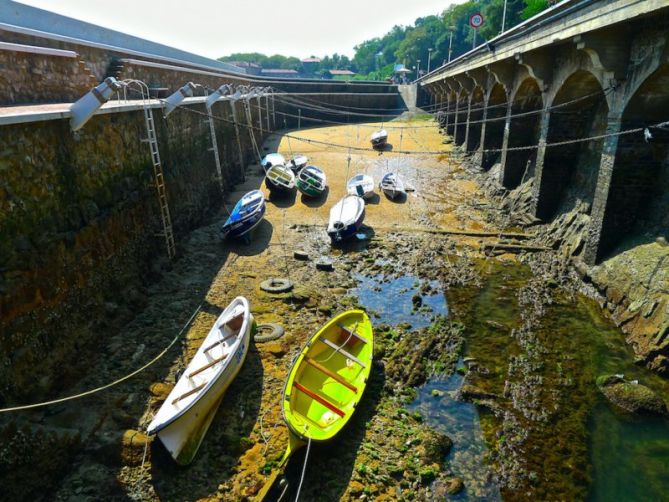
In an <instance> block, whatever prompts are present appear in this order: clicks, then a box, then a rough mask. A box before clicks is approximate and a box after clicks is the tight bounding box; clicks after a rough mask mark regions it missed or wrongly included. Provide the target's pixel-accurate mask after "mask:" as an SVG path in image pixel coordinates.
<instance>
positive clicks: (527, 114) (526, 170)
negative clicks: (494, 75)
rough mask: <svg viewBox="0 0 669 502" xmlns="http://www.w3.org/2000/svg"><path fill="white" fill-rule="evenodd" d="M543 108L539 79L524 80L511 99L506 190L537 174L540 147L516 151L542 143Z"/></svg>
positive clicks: (504, 168) (505, 173)
mask: <svg viewBox="0 0 669 502" xmlns="http://www.w3.org/2000/svg"><path fill="white" fill-rule="evenodd" d="M543 106H544V103H543V97H542V93H541V89H540V88H539V83H538V82H537V80H536V79H534V78H532V77H527V78H525V79H524V80H522V82H520V84H519V85H518V86H517V87H516V89H515V91H514V92H513V95H512V97H511V119H510V122H509V132H508V134H509V140H508V144H507V151H506V152H505V155H504V156H503V157H504V159H503V160H504V162H503V168H502V173H503V174H502V185H504V186H505V187H506V188H515V187H517V186H518V185H519V184H520V182H521V180H522V179H523V175H525V176H526V177H529V176H530V175H532V174H533V173H534V163H535V162H536V158H537V150H536V148H531V149H527V150H513V149H514V148H519V147H523V146H535V145H537V144H538V143H539V126H540V119H541V109H542V108H543ZM528 163H529V167H528Z"/></svg>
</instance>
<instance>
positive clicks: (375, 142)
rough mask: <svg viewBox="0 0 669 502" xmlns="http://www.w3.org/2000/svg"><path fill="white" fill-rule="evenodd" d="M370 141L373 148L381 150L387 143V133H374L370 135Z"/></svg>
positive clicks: (381, 131) (382, 131)
mask: <svg viewBox="0 0 669 502" xmlns="http://www.w3.org/2000/svg"><path fill="white" fill-rule="evenodd" d="M370 141H371V143H372V146H373V147H374V148H381V147H383V146H385V145H386V144H387V143H388V133H387V132H386V130H385V129H381V130H380V131H376V132H375V133H373V134H372V137H371V138H370Z"/></svg>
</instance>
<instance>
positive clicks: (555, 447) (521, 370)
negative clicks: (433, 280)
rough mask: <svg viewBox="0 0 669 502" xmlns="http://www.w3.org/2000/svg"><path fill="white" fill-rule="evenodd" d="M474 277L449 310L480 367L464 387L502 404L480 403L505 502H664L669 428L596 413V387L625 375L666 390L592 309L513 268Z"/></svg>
mask: <svg viewBox="0 0 669 502" xmlns="http://www.w3.org/2000/svg"><path fill="white" fill-rule="evenodd" d="M481 270H482V271H483V272H484V274H483V275H484V283H483V286H482V287H481V288H480V289H472V288H454V289H452V290H450V291H449V292H448V300H449V305H450V306H451V308H452V310H453V312H454V314H455V316H456V317H457V318H459V319H462V320H463V322H464V323H465V325H466V326H467V333H466V345H465V351H464V355H465V356H466V357H472V358H475V360H476V362H477V366H478V367H479V370H478V371H469V372H467V376H466V382H467V383H468V384H472V385H474V386H476V387H477V388H479V389H481V390H482V391H483V392H486V393H490V394H492V395H495V396H498V397H496V398H493V399H485V400H477V401H476V403H477V405H478V408H479V411H480V420H481V427H482V430H483V434H484V437H485V440H486V443H487V444H488V447H489V449H490V452H491V454H490V462H491V465H492V467H493V469H494V471H495V473H496V475H497V478H498V481H499V483H500V488H501V492H502V496H503V498H504V499H510V500H521V499H534V500H547V499H553V500H554V499H560V500H583V499H586V498H589V499H592V500H613V499H618V500H623V499H621V498H619V497H616V496H614V495H615V494H616V493H619V490H621V489H622V487H623V485H624V487H625V489H624V490H623V491H622V493H625V494H626V497H625V498H624V500H635V499H639V498H648V497H650V499H658V497H659V498H662V497H663V495H662V494H663V493H664V494H666V493H667V490H668V489H669V487H668V486H667V484H668V481H667V476H666V473H667V472H669V469H667V467H668V466H669V434H668V432H669V427H668V425H667V422H666V421H664V420H662V419H657V418H649V417H636V418H635V419H634V420H633V421H632V422H630V419H629V417H625V416H623V415H621V414H620V413H616V412H614V411H612V410H611V408H610V407H609V406H607V405H606V404H604V403H603V397H602V396H601V395H600V394H599V393H598V391H597V387H596V383H595V382H596V379H597V377H598V376H599V375H600V374H602V373H607V372H608V373H625V374H626V376H628V377H634V378H638V379H640V380H641V381H642V383H645V384H647V385H649V386H650V387H651V388H653V390H655V391H656V392H659V393H660V394H662V395H664V396H665V399H666V395H667V383H666V382H665V381H663V380H661V379H659V377H657V376H656V375H653V374H651V373H650V372H648V371H647V370H645V369H643V368H639V367H637V366H634V364H633V356H632V354H631V352H630V350H629V349H628V348H627V347H626V346H625V344H624V339H623V337H622V334H621V333H620V332H619V330H618V329H616V328H615V326H613V324H612V323H611V322H610V321H609V320H607V319H606V318H605V317H604V316H603V314H602V312H601V310H600V309H599V307H598V306H597V304H596V303H595V302H594V301H591V300H588V299H587V298H585V297H582V296H580V295H573V296H572V295H569V294H567V293H566V292H564V291H562V290H560V289H558V288H555V285H552V284H550V283H549V281H543V283H542V280H541V279H537V278H534V277H533V275H532V271H531V270H530V268H529V267H526V266H522V265H519V264H517V263H507V264H504V263H501V262H491V263H490V264H488V265H486V266H485V267H482V268H481ZM538 298H540V299H541V301H538V302H537V301H536V300H537V299H538ZM539 304H540V306H539ZM533 314H536V315H533ZM611 438H615V440H614V441H612V440H611ZM623 445H624V447H623ZM611 471H613V472H615V473H616V476H615V479H614V478H612V476H611V475H610V472H611ZM640 471H643V475H640ZM639 478H641V479H643V480H644V482H640V481H639Z"/></svg>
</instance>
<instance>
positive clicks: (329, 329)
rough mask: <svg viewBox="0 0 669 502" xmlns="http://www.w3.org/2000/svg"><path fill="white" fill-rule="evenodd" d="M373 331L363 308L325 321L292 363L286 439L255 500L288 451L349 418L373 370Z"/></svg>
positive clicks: (327, 435)
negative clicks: (271, 470) (273, 468)
mask: <svg viewBox="0 0 669 502" xmlns="http://www.w3.org/2000/svg"><path fill="white" fill-rule="evenodd" d="M373 353H374V333H373V331H372V323H371V322H370V320H369V317H368V316H367V314H366V313H365V312H364V311H362V310H349V311H347V312H344V313H342V314H339V315H338V316H336V317H335V318H333V319H331V320H330V321H329V322H328V323H327V324H326V325H325V326H323V327H322V328H321V329H320V330H319V331H318V332H317V333H316V334H315V335H314V336H313V337H312V338H311V339H310V340H309V342H308V343H307V344H306V346H305V347H304V348H303V349H302V352H300V354H299V355H298V356H297V358H296V359H295V361H294V362H293V366H292V368H291V370H290V374H289V375H288V379H287V380H286V386H285V388H284V392H283V401H282V407H283V417H284V420H285V421H286V424H287V425H288V430H289V444H288V448H287V449H286V453H285V454H284V456H283V458H282V459H281V461H280V463H279V465H278V468H277V469H276V470H275V471H274V472H273V473H272V474H271V475H270V478H269V479H268V481H267V483H266V484H265V487H264V488H263V490H262V491H261V492H260V493H259V495H258V500H263V498H264V497H265V496H266V495H267V493H268V492H269V490H270V488H271V486H272V484H273V483H274V481H275V480H276V478H277V476H278V475H279V473H280V472H281V470H282V469H283V467H284V466H285V464H286V462H287V461H288V459H289V458H290V457H291V455H292V454H293V453H294V452H295V451H296V450H298V449H299V448H301V447H302V446H304V445H305V444H307V442H309V441H315V442H322V441H327V440H329V439H332V438H333V437H334V436H335V435H336V434H337V433H338V432H339V431H340V430H341V429H342V428H343V427H344V425H346V423H347V422H348V421H349V419H350V418H351V416H352V415H353V412H354V411H355V408H356V406H357V404H358V402H359V401H360V398H361V397H362V393H363V392H364V390H365V387H366V385H367V380H368V378H369V373H370V371H371V369H372V356H373Z"/></svg>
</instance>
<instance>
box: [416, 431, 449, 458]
mask: <svg viewBox="0 0 669 502" xmlns="http://www.w3.org/2000/svg"><path fill="white" fill-rule="evenodd" d="M452 447H453V441H451V438H449V437H448V436H447V435H446V434H444V433H443V432H437V431H430V433H429V434H426V435H425V437H424V438H423V441H422V443H421V445H420V446H419V447H418V448H417V452H418V453H419V457H420V458H421V463H422V464H423V465H430V464H439V465H442V464H443V463H444V459H445V458H446V455H448V453H449V452H450V451H451V448H452Z"/></svg>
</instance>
